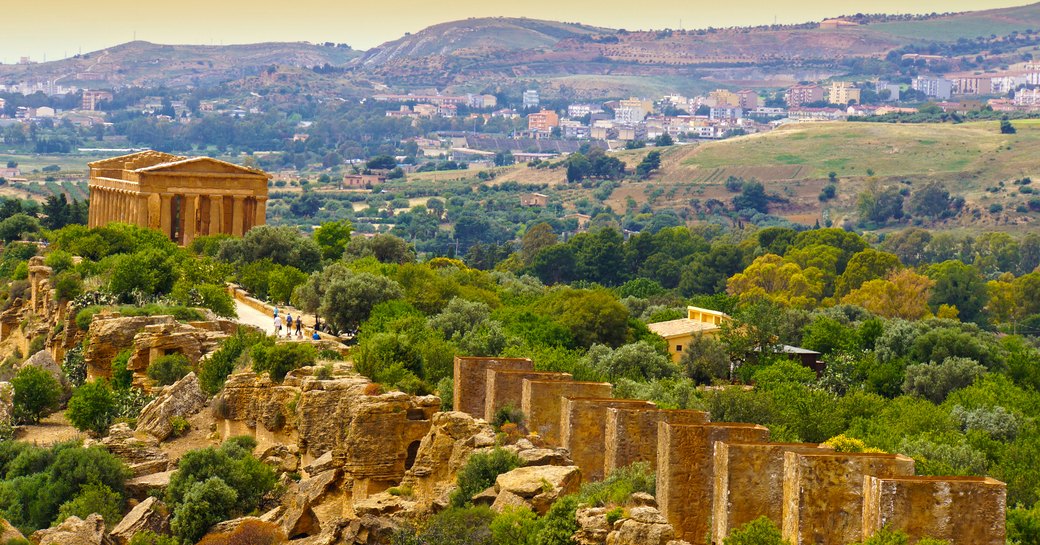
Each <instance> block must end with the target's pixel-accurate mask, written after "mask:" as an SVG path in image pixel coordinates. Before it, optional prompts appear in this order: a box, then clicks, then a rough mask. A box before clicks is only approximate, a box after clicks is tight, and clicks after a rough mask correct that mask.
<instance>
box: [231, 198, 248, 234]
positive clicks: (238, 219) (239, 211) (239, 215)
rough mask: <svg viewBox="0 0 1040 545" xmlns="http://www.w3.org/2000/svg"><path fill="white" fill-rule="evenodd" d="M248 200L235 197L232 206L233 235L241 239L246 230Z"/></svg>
mask: <svg viewBox="0 0 1040 545" xmlns="http://www.w3.org/2000/svg"><path fill="white" fill-rule="evenodd" d="M245 211H246V198H245V197H243V196H241V195H235V196H234V198H233V203H232V205H231V234H232V235H235V236H236V237H240V236H242V234H243V230H244V228H245Z"/></svg>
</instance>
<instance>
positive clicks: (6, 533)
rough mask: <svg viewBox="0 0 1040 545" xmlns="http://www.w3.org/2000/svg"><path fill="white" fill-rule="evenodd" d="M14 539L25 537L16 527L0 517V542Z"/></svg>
mask: <svg viewBox="0 0 1040 545" xmlns="http://www.w3.org/2000/svg"><path fill="white" fill-rule="evenodd" d="M15 539H25V536H23V535H22V533H21V532H20V531H18V528H15V527H14V526H13V525H12V524H11V523H10V522H7V519H2V518H0V543H7V542H9V541H11V540H15Z"/></svg>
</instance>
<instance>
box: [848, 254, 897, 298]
mask: <svg viewBox="0 0 1040 545" xmlns="http://www.w3.org/2000/svg"><path fill="white" fill-rule="evenodd" d="M899 267H900V263H899V258H898V257H896V256H895V255H893V254H889V253H886V252H879V251H877V250H875V249H873V248H867V249H866V250H863V251H862V252H859V253H857V254H854V255H853V256H852V258H851V259H849V263H848V266H846V267H845V272H843V273H842V274H841V276H839V277H838V278H837V280H835V282H834V295H835V296H836V297H841V296H842V295H845V294H846V293H849V292H850V291H852V290H854V289H857V288H859V287H860V286H861V285H863V283H864V282H866V281H868V280H874V279H877V278H885V277H886V276H888V274H889V273H890V272H892V271H894V270H895V269H898V268H899Z"/></svg>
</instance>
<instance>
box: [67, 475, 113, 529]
mask: <svg viewBox="0 0 1040 545" xmlns="http://www.w3.org/2000/svg"><path fill="white" fill-rule="evenodd" d="M123 503H124V498H123V496H122V495H120V494H118V493H116V492H114V491H113V490H112V489H111V488H109V487H107V486H105V485H103V484H88V485H86V486H84V487H83V488H82V489H81V490H80V492H79V495H78V496H76V497H75V499H72V500H69V501H67V502H65V503H63V504H61V507H60V508H59V509H58V516H57V517H56V518H55V519H54V524H60V523H62V522H64V521H65V519H67V518H69V517H71V516H77V517H79V518H81V519H85V518H87V517H88V516H90V514H91V513H97V514H99V515H101V517H102V518H103V519H105V526H107V527H108V528H109V529H111V528H112V527H113V526H115V525H116V524H117V523H118V522H119V521H120V520H122V519H123Z"/></svg>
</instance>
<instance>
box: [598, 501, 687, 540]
mask: <svg viewBox="0 0 1040 545" xmlns="http://www.w3.org/2000/svg"><path fill="white" fill-rule="evenodd" d="M674 539H675V530H674V529H673V528H672V525H670V524H668V520H667V519H665V517H664V515H662V514H661V512H660V511H658V510H657V508H656V507H633V508H632V509H629V511H628V517H627V518H624V519H621V520H619V521H617V522H616V523H614V531H612V532H610V534H609V535H607V543H606V545H667V544H668V542H670V541H672V540H674Z"/></svg>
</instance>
